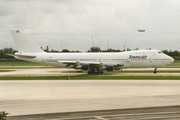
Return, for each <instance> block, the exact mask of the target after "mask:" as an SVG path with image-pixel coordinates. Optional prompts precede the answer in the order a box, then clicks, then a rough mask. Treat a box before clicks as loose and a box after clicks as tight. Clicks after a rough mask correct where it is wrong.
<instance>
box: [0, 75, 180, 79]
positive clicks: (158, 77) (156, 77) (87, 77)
mask: <svg viewBox="0 0 180 120" xmlns="http://www.w3.org/2000/svg"><path fill="white" fill-rule="evenodd" d="M0 80H67V76H40V77H36V76H35V77H28V76H27V77H26V76H24V77H0ZM70 80H180V76H92V75H90V76H71V77H70Z"/></svg>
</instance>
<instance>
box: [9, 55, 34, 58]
mask: <svg viewBox="0 0 180 120" xmlns="http://www.w3.org/2000/svg"><path fill="white" fill-rule="evenodd" d="M7 55H9V56H14V57H22V58H36V56H31V55H18V54H7Z"/></svg>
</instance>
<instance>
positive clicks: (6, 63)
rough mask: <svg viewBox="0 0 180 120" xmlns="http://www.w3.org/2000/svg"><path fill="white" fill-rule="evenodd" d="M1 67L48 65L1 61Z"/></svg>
mask: <svg viewBox="0 0 180 120" xmlns="http://www.w3.org/2000/svg"><path fill="white" fill-rule="evenodd" d="M0 66H46V65H44V64H40V63H34V62H28V61H14V60H7V61H1V60H0Z"/></svg>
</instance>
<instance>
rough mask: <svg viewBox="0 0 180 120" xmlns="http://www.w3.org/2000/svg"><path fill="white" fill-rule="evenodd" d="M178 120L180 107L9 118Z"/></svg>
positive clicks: (20, 119)
mask: <svg viewBox="0 0 180 120" xmlns="http://www.w3.org/2000/svg"><path fill="white" fill-rule="evenodd" d="M144 119H145V120H178V119H180V106H163V107H149V108H133V109H116V110H99V111H84V112H67V113H50V114H49V113H47V114H35V115H21V116H11V117H7V120H144Z"/></svg>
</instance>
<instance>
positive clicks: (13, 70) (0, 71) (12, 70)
mask: <svg viewBox="0 0 180 120" xmlns="http://www.w3.org/2000/svg"><path fill="white" fill-rule="evenodd" d="M11 71H15V70H0V72H11Z"/></svg>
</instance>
